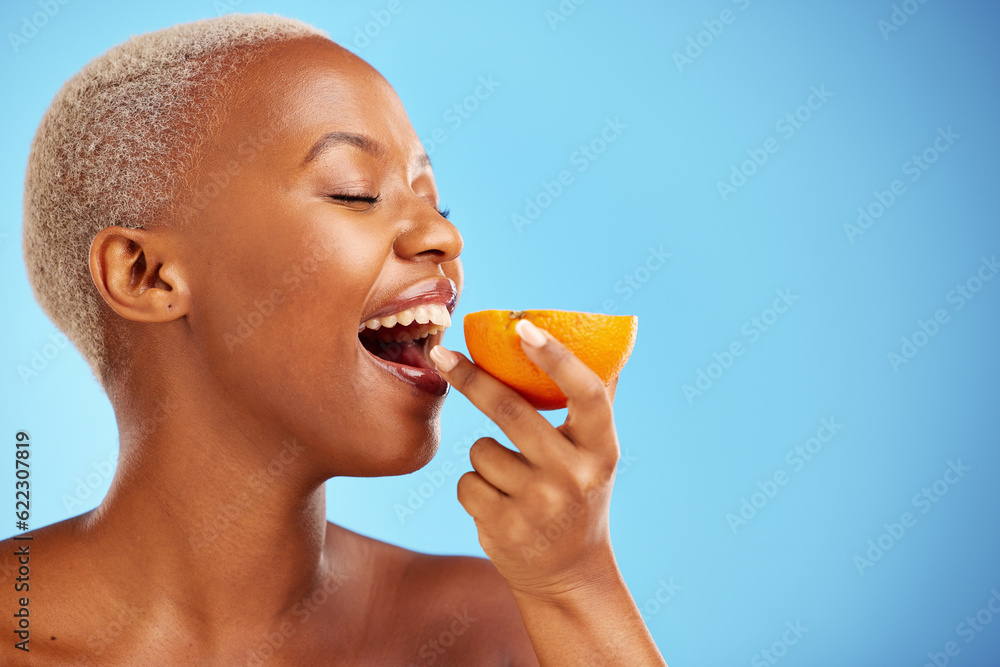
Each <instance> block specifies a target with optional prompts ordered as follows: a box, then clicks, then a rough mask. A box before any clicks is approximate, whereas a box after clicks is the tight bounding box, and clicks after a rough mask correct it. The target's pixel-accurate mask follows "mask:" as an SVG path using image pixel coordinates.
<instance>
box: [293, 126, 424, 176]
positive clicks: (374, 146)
mask: <svg viewBox="0 0 1000 667" xmlns="http://www.w3.org/2000/svg"><path fill="white" fill-rule="evenodd" d="M341 144H347V145H348V146H354V147H355V148H358V149H360V150H363V151H365V152H366V153H371V154H372V155H374V156H376V157H380V158H381V157H384V156H385V153H386V150H385V148H384V147H383V146H382V144H380V143H379V142H377V141H375V140H374V139H372V138H371V137H366V136H365V135H363V134H357V133H355V132H327V133H326V134H324V135H323V136H322V137H320V138H319V140H318V141H316V143H315V144H313V146H312V148H310V149H309V152H308V153H307V154H306V157H305V159H304V160H302V164H303V166H304V165H307V164H309V163H310V162H312V161H314V160H316V159H317V158H318V157H319V156H320V155H322V154H323V153H325V152H326V151H327V150H329V149H330V148H333V147H334V146H339V145H341ZM415 166H416V167H417V168H418V169H422V168H424V167H430V166H431V159H430V157H428V156H427V153H424V152H421V153H420V155H418V156H417V158H416V160H415Z"/></svg>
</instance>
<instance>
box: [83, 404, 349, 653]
mask: <svg viewBox="0 0 1000 667" xmlns="http://www.w3.org/2000/svg"><path fill="white" fill-rule="evenodd" d="M130 395H131V397H132V399H131V400H128V401H121V400H116V401H115V408H116V415H117V417H118V424H119V432H120V447H121V450H120V451H121V453H120V455H119V464H118V470H117V471H116V473H115V478H114V481H113V483H112V487H111V490H110V491H109V492H108V495H107V497H106V498H105V500H104V502H103V503H102V504H101V506H100V507H99V508H98V509H97V510H95V512H93V513H92V515H91V516H90V517H88V519H87V521H86V523H85V525H86V528H87V530H88V532H89V533H90V536H91V537H93V538H94V539H93V540H92V542H93V543H94V544H97V545H104V546H110V547H111V549H108V550H102V553H107V554H111V555H109V556H108V557H107V558H105V557H104V556H102V564H103V565H105V566H106V568H107V570H106V571H107V572H108V573H110V574H109V578H110V580H111V581H112V582H113V583H112V584H111V585H112V586H114V587H119V588H120V589H121V590H119V591H118V592H119V593H121V594H122V595H123V599H128V600H135V601H136V606H138V607H142V608H145V609H146V610H147V611H154V612H156V611H159V612H160V613H163V614H170V615H173V616H175V617H181V616H182V617H183V619H181V618H176V619H175V620H177V621H178V622H183V623H185V624H187V623H193V624H197V626H198V628H199V633H204V634H206V635H207V636H217V635H221V634H224V633H226V631H227V629H229V631H230V632H231V631H232V629H233V628H238V627H253V626H255V625H260V624H266V623H269V622H273V621H274V619H276V618H277V617H278V616H279V615H281V614H283V613H287V611H288V610H289V609H290V608H292V607H294V606H295V605H296V603H298V602H300V601H301V600H302V599H303V598H305V597H306V596H308V595H309V594H310V593H311V592H312V591H313V590H314V589H315V588H316V587H317V586H320V585H324V582H325V581H326V577H327V575H328V574H329V573H328V568H329V565H330V564H329V563H327V562H326V558H325V556H324V545H325V540H326V531H327V522H326V495H325V487H324V484H323V482H324V480H322V479H316V478H310V477H309V475H308V470H309V467H310V466H309V464H308V459H309V457H308V452H307V451H306V448H305V447H304V445H303V443H300V442H297V441H296V439H295V438H293V437H290V436H289V435H288V434H286V433H280V432H275V431H274V430H273V429H272V430H269V429H268V428H266V427H265V426H264V425H263V424H261V423H260V422H259V420H257V419H256V418H255V417H254V416H253V415H250V414H240V412H239V411H238V410H237V409H236V408H235V407H234V406H233V405H231V404H227V403H228V402H227V401H221V400H206V396H205V393H204V392H195V391H191V388H190V387H186V388H185V390H184V391H167V392H164V393H162V394H161V395H160V396H158V397H157V398H156V399H155V400H152V399H151V400H149V401H146V400H141V399H136V398H135V396H137V395H139V394H137V393H131V394H130Z"/></svg>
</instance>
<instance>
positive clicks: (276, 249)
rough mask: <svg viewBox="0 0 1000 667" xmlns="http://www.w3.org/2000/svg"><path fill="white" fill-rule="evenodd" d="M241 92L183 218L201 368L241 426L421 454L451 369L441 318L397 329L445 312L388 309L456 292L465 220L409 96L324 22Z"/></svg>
mask: <svg viewBox="0 0 1000 667" xmlns="http://www.w3.org/2000/svg"><path fill="white" fill-rule="evenodd" d="M227 98H228V99H229V104H228V107H227V109H226V111H225V114H224V115H223V116H222V118H223V122H222V123H221V130H220V131H219V133H218V134H217V136H215V137H213V140H212V142H211V148H210V149H209V150H207V151H206V157H205V159H204V161H203V162H202V163H201V164H199V166H198V169H197V171H196V172H195V174H196V180H195V182H193V183H192V184H191V187H192V189H193V193H194V195H193V198H192V200H191V202H190V204H191V208H189V209H187V210H188V213H192V212H193V213H194V216H193V222H191V223H190V224H188V225H187V226H185V227H183V228H182V229H180V230H179V231H178V232H177V243H178V247H179V248H180V249H181V254H182V256H183V258H184V267H185V272H186V273H185V275H186V277H187V283H188V286H189V289H190V293H191V306H190V314H189V316H188V326H189V330H190V333H189V335H190V337H191V339H192V342H193V344H194V347H195V349H196V350H197V352H198V353H199V354H200V355H201V361H202V362H203V364H204V366H205V367H206V368H207V369H209V370H208V371H207V377H205V378H204V380H203V381H204V382H206V383H208V384H209V385H210V387H209V389H210V390H211V391H213V392H215V394H216V395H217V396H218V397H219V398H220V399H221V401H220V402H219V405H226V406H228V410H227V411H228V412H229V414H228V415H227V418H231V419H232V421H233V423H234V425H235V426H237V427H238V428H240V429H242V428H244V427H248V426H251V424H250V423H248V422H252V423H253V424H254V425H255V426H257V427H260V428H263V431H260V430H259V428H258V429H257V432H263V433H267V434H269V435H272V434H273V435H274V437H280V438H292V437H294V438H296V439H297V440H298V442H299V443H300V444H303V445H304V446H305V447H306V450H307V452H308V454H307V455H308V456H309V457H310V458H311V460H312V463H313V464H314V465H316V466H318V468H319V470H320V471H321V472H322V474H324V475H336V474H340V475H387V474H402V473H406V472H411V471H413V470H415V469H417V468H418V467H420V466H422V465H423V464H424V463H426V462H427V461H428V460H430V458H431V457H432V456H433V454H434V452H435V450H436V447H437V443H438V438H439V423H438V416H439V412H440V409H441V406H442V403H443V400H444V392H445V391H446V390H447V385H446V384H445V383H444V382H443V380H441V379H440V376H438V375H437V374H436V373H434V371H433V370H431V366H432V365H431V364H430V363H429V362H427V361H426V353H427V352H428V351H429V350H430V347H431V345H433V344H434V343H435V342H437V341H439V340H440V339H441V337H442V335H443V332H438V333H437V334H434V335H432V336H430V337H429V338H426V339H423V340H422V341H420V342H417V343H408V344H406V343H398V342H396V343H391V342H389V343H384V342H380V338H390V337H391V338H393V339H395V338H406V337H408V336H412V335H420V334H422V333H426V331H427V330H428V329H430V328H432V327H433V322H429V323H428V325H427V326H425V327H423V328H419V329H418V328H417V327H416V325H415V324H412V325H410V326H408V327H406V330H405V332H404V329H403V325H402V323H397V324H396V325H395V327H393V328H390V327H388V326H383V322H385V323H386V324H389V323H391V322H392V320H393V319H396V320H400V319H401V320H406V319H408V318H407V317H406V316H405V315H403V316H402V317H400V318H392V317H391V316H392V314H393V313H396V312H399V311H405V310H408V309H409V308H413V307H415V306H416V305H419V304H425V305H426V304H438V305H437V306H430V308H429V310H428V311H427V312H428V314H430V315H431V316H432V317H434V318H435V319H438V320H439V321H440V317H441V314H442V310H443V309H447V310H448V311H451V310H453V309H454V305H455V301H456V300H457V296H458V293H459V292H460V291H461V288H462V266H461V262H460V261H459V259H458V256H459V253H460V252H461V250H462V237H461V236H460V235H459V233H458V230H457V229H456V228H455V227H454V226H453V225H452V224H451V223H450V222H448V220H446V219H445V218H444V217H442V216H441V214H440V213H439V212H438V210H437V207H438V206H439V201H438V192H437V188H436V186H435V183H434V176H433V174H432V172H431V168H430V164H429V162H428V161H427V158H426V155H425V153H424V149H423V146H422V145H421V143H420V141H419V139H418V138H417V135H416V133H415V132H414V130H413V128H412V127H411V125H410V122H409V120H408V118H407V116H406V113H405V111H404V110H403V107H402V104H401V103H400V101H399V99H398V98H397V96H396V94H395V92H394V91H393V90H392V88H390V87H389V85H388V83H386V82H385V81H384V80H383V79H382V77H381V76H380V75H379V74H378V73H377V72H375V70H373V69H372V68H371V67H370V66H368V65H367V64H366V63H364V62H363V61H361V60H360V59H358V58H357V57H355V56H353V55H351V54H349V53H348V52H347V51H344V50H343V49H341V48H340V47H338V46H336V45H334V44H332V43H330V42H327V41H325V40H320V39H315V38H310V39H300V40H296V41H293V42H289V43H287V44H284V45H282V46H280V47H278V48H277V49H276V50H275V51H273V52H272V53H271V54H270V55H268V56H267V57H266V58H265V59H263V60H262V61H261V62H259V63H258V64H256V65H255V66H253V67H252V68H251V69H250V70H249V71H248V72H247V73H246V74H241V75H240V79H239V81H238V82H237V83H234V84H231V85H229V86H228V88H227ZM435 311H436V312H435ZM411 312H412V311H411ZM417 315H418V319H421V318H422V315H421V313H420V312H419V311H418V312H417ZM373 317H374V318H376V319H378V320H379V330H367V328H366V330H367V332H366V333H364V334H363V335H361V334H359V327H360V326H361V325H362V324H363V323H364V322H365V321H368V320H371V319H372V318H373ZM382 317H385V318H389V319H388V320H385V319H382ZM428 341H429V342H428ZM393 360H395V361H393ZM421 366H423V367H426V368H420V367H421ZM206 406H207V407H206V409H217V407H218V406H211V405H209V403H208V402H207V403H206ZM248 430H250V431H251V432H253V431H254V429H253V428H250V429H248Z"/></svg>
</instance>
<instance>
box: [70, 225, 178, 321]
mask: <svg viewBox="0 0 1000 667" xmlns="http://www.w3.org/2000/svg"><path fill="white" fill-rule="evenodd" d="M90 275H91V277H92V278H93V279H94V284H95V285H96V286H97V290H98V291H99V292H100V293H101V296H102V297H104V301H105V302H106V303H107V304H108V305H109V306H110V307H111V308H112V309H113V310H114V311H115V312H116V313H118V314H119V315H121V316H122V317H124V318H125V319H128V320H134V321H136V322H169V321H170V320H175V319H177V318H179V317H183V316H184V315H186V314H187V312H188V304H189V292H188V289H187V285H186V283H185V281H184V278H183V271H182V270H181V267H180V263H179V259H178V258H177V257H176V256H175V255H174V253H172V252H171V248H170V246H169V243H168V242H167V238H166V235H165V234H164V233H163V232H161V231H159V230H147V229H128V228H125V227H106V228H104V229H102V230H101V231H100V232H98V233H97V236H95V237H94V240H93V242H91V244H90Z"/></svg>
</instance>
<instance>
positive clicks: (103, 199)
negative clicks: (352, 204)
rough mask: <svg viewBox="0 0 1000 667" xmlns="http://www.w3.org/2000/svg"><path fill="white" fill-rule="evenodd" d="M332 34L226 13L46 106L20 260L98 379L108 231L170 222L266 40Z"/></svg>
mask: <svg viewBox="0 0 1000 667" xmlns="http://www.w3.org/2000/svg"><path fill="white" fill-rule="evenodd" d="M307 36H320V37H324V38H328V37H327V35H326V34H325V33H324V32H323V31H321V30H319V29H317V28H315V27H313V26H311V25H309V24H307V23H303V22H301V21H298V20H294V19H287V18H282V17H279V16H269V15H267V14H229V15H226V16H222V17H219V18H213V19H205V20H201V21H195V22H192V23H183V24H179V25H175V26H173V27H171V28H166V29H164V30H158V31H155V32H150V33H146V34H143V35H137V36H133V37H131V38H130V39H128V40H127V41H125V42H124V43H122V44H119V45H118V46H115V47H114V48H112V49H110V50H108V51H107V52H106V53H104V54H103V55H101V56H98V57H97V58H95V59H94V60H92V61H90V62H89V63H88V64H87V65H86V66H84V67H83V69H81V70H80V71H79V72H78V73H77V74H76V75H75V76H73V77H72V78H71V79H69V80H68V81H67V82H66V83H65V84H64V85H63V87H62V88H61V89H60V90H59V92H58V93H57V94H56V96H55V98H54V99H53V101H52V104H51V105H50V106H49V108H48V110H47V111H46V113H45V115H44V117H43V118H42V121H41V123H40V124H39V126H38V131H37V132H36V134H35V138H34V141H33V142H32V145H31V153H30V155H29V157H28V166H27V173H26V175H25V183H24V240H23V243H24V259H25V264H26V266H27V270H28V280H29V281H30V283H31V286H32V289H33V291H34V293H35V298H36V299H37V300H38V302H39V304H41V306H42V308H43V309H44V310H45V312H46V313H47V314H48V316H49V317H50V318H51V319H52V321H53V322H54V323H55V324H56V326H58V327H59V328H60V329H61V330H62V331H63V332H64V333H65V334H66V336H67V337H68V338H69V339H70V340H72V341H73V343H74V344H75V345H76V346H77V348H78V349H79V350H80V352H81V354H83V356H84V358H85V359H86V360H87V362H88V363H89V364H90V366H91V368H92V369H93V371H94V374H95V375H96V376H97V379H98V380H99V381H101V382H102V383H104V382H105V380H106V379H107V377H108V372H109V370H111V364H110V359H109V349H108V345H107V343H106V341H105V337H104V330H105V328H104V326H103V322H104V318H105V317H107V316H108V314H109V313H111V310H110V308H108V306H107V305H106V304H105V303H104V300H103V299H102V298H101V295H100V293H99V292H98V291H97V288H96V287H95V286H94V282H93V280H92V278H91V276H90V266H89V255H90V245H91V242H92V241H93V239H94V236H95V235H96V234H97V233H98V232H99V231H100V230H101V229H104V228H105V227H110V226H114V225H119V226H122V227H129V228H141V227H148V226H150V225H152V224H154V223H156V222H160V221H164V220H170V219H171V216H173V215H175V214H176V213H177V211H178V207H179V206H180V205H181V204H182V203H183V202H182V201H181V200H182V199H183V197H184V196H185V186H184V183H185V178H186V177H190V172H191V170H192V169H193V168H194V166H195V163H196V161H197V155H196V154H197V151H198V150H199V148H200V147H201V146H202V145H203V144H204V143H205V141H206V139H207V137H208V134H209V133H210V132H211V130H212V127H213V126H214V125H213V123H214V122H215V120H216V118H215V111H214V110H213V102H212V99H211V98H212V95H213V93H214V92H216V89H217V86H218V85H220V83H221V82H222V81H224V80H225V77H226V75H227V74H229V73H231V72H234V71H237V70H238V69H239V68H240V67H241V66H243V65H246V64H247V63H249V62H250V61H251V60H252V59H253V58H254V56H255V55H256V54H257V53H258V52H259V49H257V48H253V47H258V46H263V45H265V44H267V43H274V42H280V41H286V40H290V39H295V38H300V37H307Z"/></svg>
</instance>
